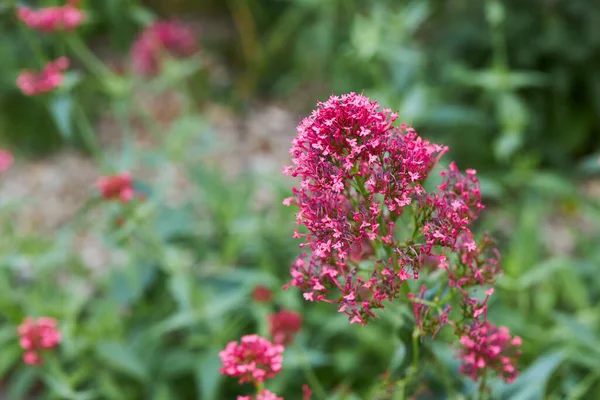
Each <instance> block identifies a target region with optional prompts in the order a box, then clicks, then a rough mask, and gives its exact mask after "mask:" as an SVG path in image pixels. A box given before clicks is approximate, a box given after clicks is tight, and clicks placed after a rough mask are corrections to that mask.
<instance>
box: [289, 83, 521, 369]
mask: <svg viewBox="0 0 600 400" xmlns="http://www.w3.org/2000/svg"><path fill="white" fill-rule="evenodd" d="M396 118H397V115H396V114H394V113H392V112H391V110H389V109H383V110H380V107H379V105H378V104H377V102H374V101H370V100H369V99H368V98H367V97H365V96H363V95H359V94H356V93H350V94H346V95H342V96H331V97H330V98H329V100H328V101H326V102H324V103H321V102H320V103H318V105H317V109H316V110H315V111H313V112H312V114H311V115H310V117H308V118H305V119H303V120H302V122H301V123H300V124H299V126H298V129H297V130H298V135H297V137H296V138H295V139H294V140H293V142H292V148H291V150H290V153H291V155H292V163H293V164H292V165H291V166H288V167H285V168H284V173H285V174H287V175H290V176H292V177H298V178H300V186H299V188H293V194H294V196H293V197H290V198H287V199H285V200H284V201H283V203H284V204H285V205H288V206H289V205H294V206H297V207H298V209H299V211H298V213H297V214H296V221H297V224H298V225H303V226H304V228H305V229H306V230H305V231H303V232H300V231H295V232H294V237H296V238H300V239H303V243H301V244H300V247H301V248H304V249H306V250H309V252H307V251H305V252H304V253H303V254H302V256H301V257H299V258H298V259H297V260H296V261H295V262H294V263H293V264H292V268H291V276H292V280H291V281H290V285H292V286H296V287H299V288H300V289H301V290H302V291H303V292H304V294H303V296H304V298H305V299H306V300H309V301H323V302H328V303H335V304H337V305H338V307H339V308H338V312H343V313H345V314H346V315H348V318H349V320H350V323H360V324H362V325H366V324H367V321H368V320H369V319H371V318H374V317H376V314H375V313H374V311H373V310H374V309H382V308H384V300H386V299H387V300H389V301H392V300H394V299H396V298H398V297H401V296H406V295H405V293H406V291H407V290H409V291H410V289H409V288H408V286H407V285H408V283H407V282H406V281H407V280H409V279H411V278H412V279H415V280H416V279H418V277H419V273H420V272H421V271H422V269H423V267H424V266H426V265H428V264H431V263H432V261H433V263H434V264H435V265H436V266H437V267H438V269H441V270H444V271H445V272H446V276H447V279H448V286H449V289H450V290H456V291H457V292H458V293H459V294H460V296H459V297H460V302H461V304H460V307H459V309H460V310H462V311H463V312H462V314H463V315H462V316H459V317H458V318H457V319H456V320H454V321H453V320H451V319H450V317H449V312H450V310H451V307H450V306H449V305H443V304H442V305H438V304H437V303H436V304H435V307H434V308H435V310H434V309H433V308H432V305H433V303H435V302H432V301H427V300H426V299H424V295H425V293H426V290H427V289H426V287H425V286H422V287H421V291H420V293H419V294H418V295H417V294H413V293H409V294H408V296H407V297H408V298H407V299H408V300H409V302H410V303H411V304H412V307H413V312H414V314H415V319H416V322H417V326H419V328H420V330H421V332H422V334H432V335H434V336H435V335H436V334H437V332H438V331H439V330H440V329H441V327H442V326H443V325H450V326H452V327H453V328H454V330H455V332H457V333H458V334H461V332H462V325H464V324H467V323H472V324H474V326H479V325H481V324H488V322H487V313H486V310H487V300H488V298H489V297H490V296H491V295H492V293H493V289H490V290H487V291H486V295H487V296H486V298H485V300H483V301H480V300H478V299H477V298H475V297H471V294H470V293H471V291H472V290H471V289H473V288H478V287H479V288H481V287H484V286H486V285H490V284H493V283H494V282H495V280H496V278H497V277H498V276H499V274H501V273H502V270H501V268H500V254H499V253H498V251H497V250H496V249H495V248H494V247H493V241H492V240H491V239H490V238H488V237H486V236H484V237H483V238H482V239H480V240H476V239H475V237H474V235H473V233H472V232H471V229H470V226H471V223H472V222H473V221H474V220H475V219H476V218H477V216H478V214H479V212H480V211H481V210H482V209H483V204H482V203H481V190H480V185H479V180H478V179H477V177H476V172H475V170H470V169H468V170H466V173H461V172H460V170H459V169H458V167H457V166H456V164H454V163H451V164H450V165H449V167H448V169H447V170H444V171H442V172H441V176H442V183H441V184H440V185H439V186H438V187H437V188H436V190H432V191H427V190H425V188H424V187H423V182H424V180H425V179H426V178H427V177H428V175H429V174H430V172H431V171H432V170H433V168H434V167H435V166H436V164H437V162H438V160H439V158H440V157H441V156H442V155H443V154H444V153H445V152H447V150H448V148H447V147H445V146H441V145H438V144H434V143H430V142H429V141H427V140H424V139H422V138H420V137H419V136H418V135H417V133H416V132H415V131H414V129H412V128H410V127H407V126H406V125H404V124H402V125H400V127H399V128H395V127H394V126H393V122H394V121H395V120H396ZM400 218H402V219H403V220H404V221H410V222H409V223H408V225H407V223H406V222H404V223H403V224H402V225H398V226H397V224H398V221H399V219H400ZM308 253H309V254H308ZM286 286H287V285H286ZM451 298H452V296H449V297H448V299H451ZM436 301H437V300H436ZM503 332H504V331H503ZM504 333H506V332H504ZM473 340H474V339H473ZM474 341H475V340H474ZM515 359H516V357H515V358H511V362H512V361H513V360H515ZM511 365H513V364H511ZM515 373H516V372H515ZM515 376H516V375H515Z"/></svg>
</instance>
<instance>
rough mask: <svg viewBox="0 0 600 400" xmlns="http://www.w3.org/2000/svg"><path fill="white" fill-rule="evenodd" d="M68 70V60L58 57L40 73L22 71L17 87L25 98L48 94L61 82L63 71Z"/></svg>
mask: <svg viewBox="0 0 600 400" xmlns="http://www.w3.org/2000/svg"><path fill="white" fill-rule="evenodd" d="M67 68H69V59H68V58H67V57H60V58H58V59H56V60H54V61H52V62H50V63H48V64H46V66H45V67H44V70H43V71H42V72H33V71H29V70H24V71H22V72H21V74H20V75H19V77H18V78H17V86H18V87H19V89H21V92H23V94H24V95H26V96H37V95H40V94H42V93H48V92H51V91H52V90H54V89H56V88H57V87H59V86H60V85H61V84H62V82H63V78H64V76H63V71H64V70H66V69H67Z"/></svg>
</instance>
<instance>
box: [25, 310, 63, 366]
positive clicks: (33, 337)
mask: <svg viewBox="0 0 600 400" xmlns="http://www.w3.org/2000/svg"><path fill="white" fill-rule="evenodd" d="M17 333H18V334H19V336H20V338H21V339H20V343H21V347H22V348H23V350H25V353H24V354H23V361H24V362H25V363H27V364H30V365H41V364H43V362H44V360H43V359H42V357H41V355H40V352H41V351H43V350H48V349H51V348H53V347H56V346H58V344H59V343H60V341H61V336H60V332H59V331H58V328H57V323H56V320H55V319H54V318H48V317H40V318H38V319H37V321H36V320H34V319H33V318H30V317H27V318H25V320H24V321H23V323H22V324H21V325H19V327H18V329H17Z"/></svg>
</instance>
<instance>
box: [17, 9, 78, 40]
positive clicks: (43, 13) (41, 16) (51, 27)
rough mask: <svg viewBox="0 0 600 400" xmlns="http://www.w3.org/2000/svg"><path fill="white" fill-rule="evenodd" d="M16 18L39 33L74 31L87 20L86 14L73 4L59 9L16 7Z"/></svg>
mask: <svg viewBox="0 0 600 400" xmlns="http://www.w3.org/2000/svg"><path fill="white" fill-rule="evenodd" d="M17 16H18V17H19V19H20V20H21V21H23V23H24V24H25V25H27V26H28V27H29V28H31V29H34V30H36V31H39V32H45V33H50V32H56V31H67V32H71V31H73V30H75V29H76V28H77V27H78V26H79V25H81V24H82V23H84V22H85V20H86V19H87V16H86V13H85V11H83V10H80V9H79V8H77V7H76V6H75V5H73V4H66V5H64V6H61V7H46V8H40V9H38V10H33V9H31V8H29V7H24V6H19V7H17Z"/></svg>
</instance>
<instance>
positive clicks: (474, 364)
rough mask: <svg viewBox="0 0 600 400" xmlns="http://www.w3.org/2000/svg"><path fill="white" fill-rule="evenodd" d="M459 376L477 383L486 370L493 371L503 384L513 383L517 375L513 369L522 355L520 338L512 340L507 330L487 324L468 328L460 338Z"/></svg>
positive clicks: (516, 337)
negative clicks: (519, 348) (464, 376)
mask: <svg viewBox="0 0 600 400" xmlns="http://www.w3.org/2000/svg"><path fill="white" fill-rule="evenodd" d="M460 344H461V346H462V347H461V348H460V349H459V351H458V358H459V359H460V360H461V362H462V363H461V365H460V372H461V373H462V374H464V375H466V376H468V377H469V378H471V379H473V380H477V379H478V378H479V377H481V376H482V375H483V374H484V371H485V370H486V369H492V370H494V371H496V372H497V373H498V374H499V375H500V376H501V377H502V378H503V379H504V380H505V381H506V382H508V383H511V382H513V381H514V380H515V379H516V378H517V376H518V372H517V369H516V367H515V365H516V363H517V360H518V358H519V356H520V354H521V352H520V350H518V347H519V346H520V345H521V338H520V337H519V336H514V337H511V336H510V333H509V330H508V328H506V327H504V326H501V327H497V326H495V325H493V324H491V323H490V322H487V321H486V322H481V323H479V322H478V323H476V324H474V325H471V326H467V327H466V330H465V332H464V334H463V335H462V336H461V338H460Z"/></svg>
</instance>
